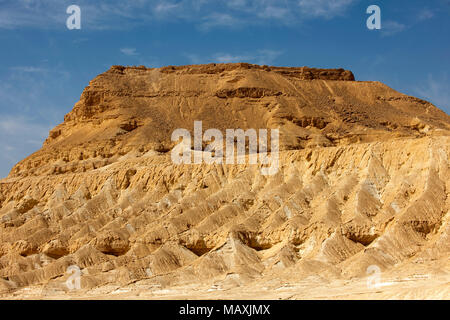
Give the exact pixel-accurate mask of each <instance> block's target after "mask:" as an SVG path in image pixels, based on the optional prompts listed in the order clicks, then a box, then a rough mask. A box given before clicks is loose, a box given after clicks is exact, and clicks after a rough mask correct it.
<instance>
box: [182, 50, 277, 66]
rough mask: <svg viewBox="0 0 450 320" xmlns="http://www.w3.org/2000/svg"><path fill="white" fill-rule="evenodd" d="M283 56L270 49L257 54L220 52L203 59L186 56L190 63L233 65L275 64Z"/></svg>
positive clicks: (197, 56) (192, 55) (259, 51)
mask: <svg viewBox="0 0 450 320" xmlns="http://www.w3.org/2000/svg"><path fill="white" fill-rule="evenodd" d="M282 54H283V52H282V51H278V50H270V49H261V50H257V51H256V52H253V53H249V52H245V53H239V54H233V53H226V52H218V53H214V54H212V55H211V56H206V57H204V56H203V57H202V56H200V55H198V54H185V56H186V57H187V58H188V59H189V61H190V63H193V64H200V63H211V62H217V63H231V62H249V63H256V64H261V65H263V64H271V63H273V62H274V61H275V60H276V59H277V58H278V57H279V56H281V55H282Z"/></svg>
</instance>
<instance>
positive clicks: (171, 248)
mask: <svg viewBox="0 0 450 320" xmlns="http://www.w3.org/2000/svg"><path fill="white" fill-rule="evenodd" d="M195 121H201V122H202V130H203V132H204V131H206V130H208V129H216V130H217V131H220V132H223V133H225V132H226V130H227V129H243V130H249V129H254V130H259V129H272V130H273V129H278V130H279V155H278V158H279V165H278V166H279V170H278V171H277V172H276V173H275V174H272V175H263V174H262V173H261V170H260V169H261V167H262V166H263V165H262V164H261V163H257V164H252V163H249V162H248V161H245V162H243V163H236V164H230V163H225V162H223V163H209V164H208V163H201V164H194V163H193V164H186V163H184V164H177V163H174V162H173V160H172V157H171V155H172V151H173V149H174V147H175V146H176V145H177V141H174V140H173V139H172V133H173V132H174V131H175V130H177V129H179V128H183V129H185V130H187V131H188V132H190V133H192V134H193V133H194V123H195ZM192 142H193V141H192ZM202 143H203V144H204V141H203V142H202ZM203 144H202V145H201V148H200V150H198V149H195V148H194V149H195V150H196V151H195V152H200V153H204V152H206V145H203ZM271 152H272V150H270V148H269V150H268V153H271ZM247 156H249V155H247ZM449 157H450V116H448V115H447V114H446V113H444V112H443V111H441V110H439V109H438V108H436V107H435V106H434V105H432V104H431V103H429V102H427V101H424V100H421V99H418V98H415V97H412V96H408V95H405V94H402V93H399V92H397V91H395V90H393V89H391V88H389V87H388V86H386V85H384V84H382V83H380V82H372V81H356V80H355V77H354V75H353V74H352V72H350V71H348V70H343V69H314V68H308V67H299V68H297V67H274V66H258V65H252V64H246V63H236V64H208V65H189V66H168V67H163V68H146V67H123V66H112V67H111V68H110V69H109V70H108V71H106V72H105V73H103V74H101V75H99V76H97V77H96V78H95V79H93V80H92V81H91V82H90V83H89V85H88V86H87V87H86V88H85V90H84V91H83V93H82V94H81V98H80V100H79V102H77V103H76V104H75V106H74V107H73V110H72V111H71V112H70V113H68V114H67V115H66V116H65V117H64V122H63V123H61V124H60V125H58V126H57V127H55V128H54V129H53V130H51V131H50V133H49V136H48V138H47V139H46V141H45V142H44V143H43V146H42V148H41V149H40V150H39V151H37V152H35V153H34V154H32V155H30V156H29V157H27V158H26V159H24V160H22V161H20V162H19V163H17V164H16V165H15V166H14V167H13V168H12V170H11V172H10V174H9V176H8V177H6V178H5V179H2V180H0V296H1V297H2V298H6V299H7V298H17V297H19V298H55V297H56V298H80V297H83V298H93V299H96V298H108V297H113V298H144V299H153V298H203V299H205V298H206V299H208V298H214V299H233V298H239V299H246V298H248V299H252V298H253V299H254V298H260V299H262V298H271V299H278V298H280V299H288V298H291V299H304V298H308V299H321V298H358V299H361V298H425V297H427V298H430V297H432V298H433V297H434V298H447V299H448V298H450V285H449V283H450V259H449V257H450V213H449V209H450V167H449V163H448V159H449Z"/></svg>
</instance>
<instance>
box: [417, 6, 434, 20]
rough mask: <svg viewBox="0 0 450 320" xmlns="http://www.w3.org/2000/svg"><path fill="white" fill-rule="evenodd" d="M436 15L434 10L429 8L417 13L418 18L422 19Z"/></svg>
mask: <svg viewBox="0 0 450 320" xmlns="http://www.w3.org/2000/svg"><path fill="white" fill-rule="evenodd" d="M433 17H434V12H433V11H432V10H430V9H428V8H425V9H422V10H421V11H420V12H419V14H418V15H417V18H418V19H419V20H420V21H424V20H429V19H431V18H433Z"/></svg>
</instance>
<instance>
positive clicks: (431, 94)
mask: <svg viewBox="0 0 450 320" xmlns="http://www.w3.org/2000/svg"><path fill="white" fill-rule="evenodd" d="M415 92H416V93H417V94H418V95H419V96H420V97H422V98H424V99H426V100H428V101H430V102H432V103H433V104H434V105H436V106H437V107H438V108H440V109H443V110H444V111H446V112H447V114H450V82H449V79H448V76H447V74H444V75H441V76H439V77H437V78H436V76H433V75H431V74H429V75H428V77H427V78H426V80H425V81H424V83H423V84H421V85H420V86H418V87H417V88H415Z"/></svg>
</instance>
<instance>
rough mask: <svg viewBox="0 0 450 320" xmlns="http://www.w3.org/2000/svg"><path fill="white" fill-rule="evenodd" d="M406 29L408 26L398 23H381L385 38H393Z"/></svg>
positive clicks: (390, 21) (389, 21)
mask: <svg viewBox="0 0 450 320" xmlns="http://www.w3.org/2000/svg"><path fill="white" fill-rule="evenodd" d="M406 29H407V26H406V25H404V24H403V23H400V22H397V21H392V20H388V21H382V22H381V34H382V35H383V36H393V35H395V34H397V33H400V32H402V31H405V30H406Z"/></svg>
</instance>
